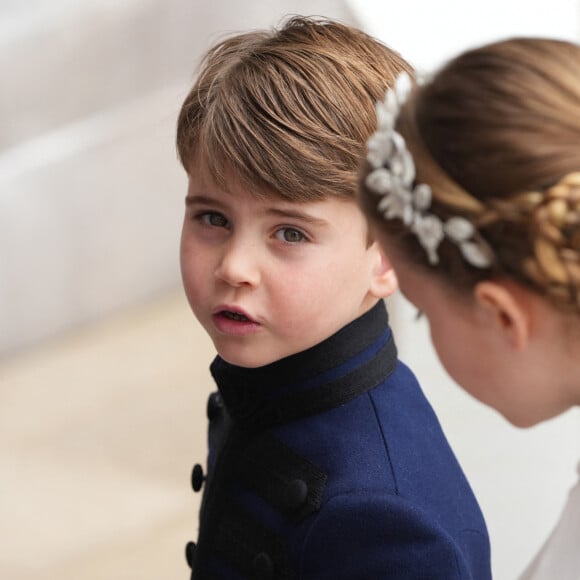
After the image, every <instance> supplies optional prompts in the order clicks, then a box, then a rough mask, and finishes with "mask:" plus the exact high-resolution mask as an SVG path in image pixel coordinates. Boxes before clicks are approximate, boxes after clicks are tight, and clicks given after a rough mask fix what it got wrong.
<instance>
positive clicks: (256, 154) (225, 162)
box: [177, 17, 410, 201]
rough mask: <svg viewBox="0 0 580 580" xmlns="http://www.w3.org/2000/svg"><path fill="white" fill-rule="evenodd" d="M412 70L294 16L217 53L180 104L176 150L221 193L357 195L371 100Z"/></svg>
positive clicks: (347, 32) (350, 34)
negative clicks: (231, 186)
mask: <svg viewBox="0 0 580 580" xmlns="http://www.w3.org/2000/svg"><path fill="white" fill-rule="evenodd" d="M402 70H407V71H409V70H410V66H409V65H408V64H407V63H406V62H405V61H404V60H403V59H402V58H401V56H400V55H399V54H397V53H396V52H394V51H393V50H391V49H390V48H388V47H387V46H385V45H384V44H382V43H380V42H379V41H378V40H376V39H374V38H372V37H370V36H368V35H366V34H364V33H363V32H361V31H360V30H357V29H356V28H352V27H349V26H346V25H343V24H340V23H338V22H333V21H329V20H320V19H312V18H304V17H294V18H291V19H290V20H289V21H287V22H286V23H285V25H283V26H282V27H281V28H280V29H279V30H273V31H267V32H266V31H260V32H250V33H246V34H241V35H238V36H235V37H233V38H230V39H227V40H224V41H223V42H221V43H219V44H217V45H216V46H215V47H213V48H212V49H211V50H210V51H209V52H208V53H207V55H206V56H205V59H204V60H203V62H202V66H201V71H200V73H199V76H198V78H197V81H196V82H195V84H194V86H193V88H192V89H191V91H190V93H189V95H188V96H187V98H186V99H185V102H184V103H183V106H182V109H181V112H180V115H179V120H178V126H177V149H178V152H179V156H180V159H181V162H182V164H183V166H184V167H185V169H186V171H188V172H189V171H191V170H192V168H193V167H194V165H193V164H194V162H196V161H197V162H201V163H202V164H203V166H204V168H205V169H207V170H208V171H209V173H210V175H211V176H212V178H213V179H214V181H215V182H216V183H217V184H219V185H221V186H224V187H226V186H227V181H228V176H231V175H234V176H235V178H236V179H239V180H240V182H241V183H243V184H244V185H245V186H247V187H248V189H249V190H250V191H253V192H255V193H256V195H264V194H272V193H274V194H276V195H279V196H281V197H283V198H285V199H288V200H291V201H311V200H320V199H324V198H325V197H326V196H329V195H333V196H337V197H341V198H354V197H355V195H356V188H357V177H358V170H359V159H360V157H361V155H362V154H363V151H364V144H365V141H366V139H367V138H368V136H369V135H370V133H371V132H372V130H373V125H374V118H375V113H374V103H375V102H376V101H377V99H379V98H381V97H382V96H383V94H384V92H385V90H386V88H387V87H388V86H390V85H391V84H392V83H393V81H394V79H395V78H396V76H397V74H398V73H399V72H400V71H402Z"/></svg>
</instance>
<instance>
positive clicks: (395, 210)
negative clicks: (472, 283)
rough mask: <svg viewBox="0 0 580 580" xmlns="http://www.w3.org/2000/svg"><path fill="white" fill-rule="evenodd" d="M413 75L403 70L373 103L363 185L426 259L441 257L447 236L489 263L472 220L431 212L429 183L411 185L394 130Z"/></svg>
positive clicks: (410, 170)
mask: <svg viewBox="0 0 580 580" xmlns="http://www.w3.org/2000/svg"><path fill="white" fill-rule="evenodd" d="M411 88H412V83H411V78H410V77H409V75H408V74H407V73H406V72H403V73H401V74H400V75H399V77H398V78H397V81H396V82H395V85H394V87H393V88H392V89H389V90H388V91H387V92H386V95H385V100H384V101H382V102H379V103H377V105H376V111H377V130H376V131H375V132H374V133H373V135H371V137H370V138H369V140H368V141H367V161H368V162H369V164H370V166H371V167H372V168H373V169H372V171H371V172H370V173H369V174H368V175H367V177H366V179H365V185H366V186H367V188H368V189H369V190H370V191H371V192H373V193H376V194H377V195H380V196H381V200H380V201H379V204H378V206H377V208H378V210H379V211H380V212H381V213H382V215H383V217H384V218H385V219H386V220H391V219H394V218H398V219H400V220H402V221H403V223H404V224H405V225H406V226H408V227H409V229H410V230H411V231H412V232H413V233H414V234H415V235H416V236H417V238H418V240H419V242H420V244H421V245H422V246H423V248H424V249H425V251H426V252H427V257H428V258H429V263H430V264H437V263H438V262H439V255H438V254H437V249H438V247H439V244H440V243H441V242H442V241H443V239H444V238H445V237H447V238H448V239H450V240H451V241H452V242H453V243H455V244H456V245H457V247H458V248H459V250H460V251H461V254H462V255H463V257H464V259H465V260H466V261H467V262H468V263H469V264H471V265H472V266H475V267H477V268H486V267H488V266H490V265H491V251H490V250H489V248H488V246H487V244H485V242H484V241H483V240H482V239H481V238H480V237H479V235H478V233H477V231H476V229H475V227H474V225H473V224H472V223H471V222H470V221H469V220H467V219H465V218H464V217H459V216H457V217H451V218H449V219H448V220H447V221H445V222H443V221H442V220H441V219H440V218H439V217H438V216H436V215H435V214H433V213H430V212H429V208H430V207H431V198H432V192H431V187H430V186H429V185H428V184H426V183H419V184H415V185H414V182H415V174H416V173H415V163H414V162H413V157H412V156H411V153H410V152H409V150H408V149H407V145H406V143H405V139H404V138H403V136H402V135H401V134H400V133H398V132H397V131H396V130H395V124H396V121H397V117H398V115H399V111H400V110H401V107H402V106H403V104H404V103H405V102H406V100H407V98H408V97H409V94H410V92H411Z"/></svg>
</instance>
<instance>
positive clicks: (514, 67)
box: [360, 38, 580, 312]
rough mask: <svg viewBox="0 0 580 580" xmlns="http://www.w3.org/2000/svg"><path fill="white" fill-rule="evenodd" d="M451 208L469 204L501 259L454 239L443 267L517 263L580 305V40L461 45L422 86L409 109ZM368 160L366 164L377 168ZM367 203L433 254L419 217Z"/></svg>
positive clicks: (411, 252) (531, 278)
mask: <svg viewBox="0 0 580 580" xmlns="http://www.w3.org/2000/svg"><path fill="white" fill-rule="evenodd" d="M397 131H398V132H400V133H401V134H402V135H403V137H404V138H405V141H406V144H407V148H408V149H409V151H410V152H411V154H412V156H413V159H414V162H415V165H416V170H417V175H416V181H417V182H418V183H427V184H429V185H430V186H431V188H432V190H433V203H432V207H431V210H430V211H432V212H433V213H434V214H436V215H437V216H439V217H440V218H441V219H446V218H449V217H452V216H463V217H466V218H467V219H469V220H470V221H471V222H472V223H473V224H474V225H475V226H476V228H477V230H478V233H479V234H480V235H481V236H482V238H483V239H484V240H485V241H486V242H487V244H488V245H489V246H490V247H491V249H492V252H493V263H492V265H491V267H490V268H486V269H480V268H475V267H473V266H471V265H469V264H468V263H467V262H466V261H465V260H464V259H462V257H461V254H460V253H459V251H458V248H457V246H456V245H454V244H453V243H451V242H450V241H448V240H445V241H443V242H442V243H441V246H440V248H439V263H438V265H437V266H431V267H432V268H436V270H437V271H438V272H439V273H440V275H442V276H445V277H447V278H448V279H449V280H451V281H452V282H453V283H454V284H455V285H463V286H466V287H471V286H473V284H475V283H476V282H477V281H478V280H481V279H483V278H490V277H493V276H502V275H507V276H509V277H512V278H513V279H515V280H517V281H518V282H519V283H521V284H524V285H526V286H528V287H531V288H533V289H534V290H535V291H537V292H539V293H541V294H542V295H544V296H546V297H547V298H548V299H549V300H550V301H552V302H553V304H554V305H556V306H557V307H559V308H562V309H564V310H572V311H576V312H579V311H580V47H579V46H578V45H576V44H573V43H570V42H564V41H559V40H550V39H539V38H515V39H510V40H505V41H501V42H496V43H493V44H489V45H486V46H483V47H481V48H478V49H474V50H471V51H468V52H465V53H464V54H462V55H460V56H459V57H457V58H456V59H454V60H452V61H451V62H449V63H448V64H447V65H446V66H445V67H443V68H442V69H441V70H440V71H439V72H438V73H437V74H436V75H435V76H434V77H433V78H432V80H431V81H429V82H427V83H426V84H424V85H422V86H419V87H415V89H414V91H413V93H412V95H411V98H410V100H409V101H408V102H407V104H406V105H405V106H404V108H403V110H402V111H401V113H400V116H399V118H398V121H397ZM368 170H369V168H368V167H367V168H366V169H365V170H363V177H364V174H366V173H367V172H368ZM360 195H361V203H362V205H363V208H364V209H365V210H366V212H367V214H369V215H370V216H371V217H372V218H373V220H374V221H375V222H376V223H377V224H378V226H379V227H380V228H381V229H382V231H384V232H385V233H386V234H387V235H392V236H393V240H396V243H397V244H400V245H401V247H402V249H403V250H404V252H405V254H406V255H407V257H408V258H409V259H412V260H414V261H416V262H417V263H421V264H423V265H425V266H427V260H426V255H425V252H424V250H423V248H421V246H420V245H419V244H418V242H417V239H416V238H415V236H414V235H413V234H412V233H411V232H410V230H409V228H407V227H405V226H403V225H402V223H401V222H400V221H399V220H384V218H383V217H382V216H381V215H380V214H379V212H378V211H377V196H376V195H374V194H373V193H372V192H370V191H368V189H366V187H365V185H364V179H362V180H361V191H360Z"/></svg>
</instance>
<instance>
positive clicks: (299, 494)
mask: <svg viewBox="0 0 580 580" xmlns="http://www.w3.org/2000/svg"><path fill="white" fill-rule="evenodd" d="M307 499H308V485H307V483H306V482H305V481H304V480H302V479H294V480H293V481H291V482H290V483H289V484H288V485H287V486H286V490H285V491H284V504H285V505H286V508H287V509H289V510H297V509H299V508H301V507H302V506H303V505H304V504H305V503H306V500H307Z"/></svg>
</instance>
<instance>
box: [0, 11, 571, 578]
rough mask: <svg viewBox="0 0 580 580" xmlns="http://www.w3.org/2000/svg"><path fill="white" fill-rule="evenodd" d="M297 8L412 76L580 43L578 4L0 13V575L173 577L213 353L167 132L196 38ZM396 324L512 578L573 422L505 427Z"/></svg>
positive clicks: (561, 475)
mask: <svg viewBox="0 0 580 580" xmlns="http://www.w3.org/2000/svg"><path fill="white" fill-rule="evenodd" d="M291 13H292V14H294V13H300V14H308V15H314V14H317V15H325V16H329V17H334V18H338V19H340V20H342V21H344V22H347V23H351V24H355V25H358V26H360V27H362V28H364V29H365V30H367V31H368V32H370V33H371V34H374V35H375V36H377V37H379V38H381V39H382V40H383V41H385V42H386V43H387V44H390V45H391V46H393V47H394V48H395V49H397V50H398V51H400V52H401V53H402V54H403V55H404V56H405V57H406V58H407V59H408V60H410V61H411V62H412V63H413V64H414V65H416V66H417V67H419V68H423V69H426V70H431V69H433V68H434V67H436V66H437V65H438V64H440V63H441V62H442V60H444V59H445V58H447V57H448V56H450V55H452V54H453V53H455V52H457V51H459V50H462V49H465V48H468V47H470V46H472V45H474V44H479V43H481V42H484V41H488V40H495V39H497V38H501V37H505V36H511V35H522V34H529V35H542V36H557V37H560V38H568V39H575V40H580V0H552V1H551V2H549V3H541V4H534V5H533V6H532V4H531V3H530V2H528V1H527V0H493V1H492V0H486V1H483V0H478V1H474V2H469V3H466V2H463V1H461V0H438V1H437V2H433V0H406V1H405V2H395V1H394V0H393V1H391V0H389V1H385V2H382V3H376V2H374V1H373V0H349V1H347V0H343V1H338V0H335V1H331V0H327V1H324V0H310V1H306V0H305V1H289V0H288V1H284V0H270V1H268V2H265V1H264V2H258V1H247V2H244V3H242V2H237V1H235V0H214V1H213V2H211V3H209V2H205V1H201V0H115V1H113V0H83V1H82V2H78V1H75V0H52V1H51V2H48V1H46V0H18V1H16V0H0V79H1V81H0V82H1V86H2V90H0V127H1V128H2V130H1V131H0V537H1V538H2V550H0V577H1V578H3V579H4V578H5V579H10V580H32V579H33V578H34V580H57V579H58V580H72V579H73V578H74V579H78V578H82V579H83V580H93V579H94V580H96V579H99V580H101V579H105V578H107V579H109V578H115V579H120V580H130V579H133V578H135V579H137V578H139V579H140V580H153V579H157V580H158V579H159V578H187V577H188V568H187V566H186V563H185V559H184V556H183V549H184V545H185V543H186V542H187V541H188V540H189V539H194V538H195V536H196V535H197V507H198V502H199V497H198V496H197V495H196V494H193V492H192V491H191V488H190V486H189V474H190V469H191V466H192V465H193V463H195V462H197V461H201V462H203V460H204V457H205V428H206V425H205V401H206V397H207V395H208V393H209V392H210V391H211V390H212V388H213V387H212V381H211V378H210V375H209V372H208V370H207V367H208V364H209V362H210V361H211V359H212V358H213V349H212V346H211V344H210V343H209V341H208V340H207V338H206V337H205V336H204V334H203V332H202V331H201V330H200V328H199V326H198V325H197V323H196V322H195V320H194V318H193V316H192V315H191V314H190V312H189V310H188V307H187V305H186V303H185V300H184V297H183V295H182V292H181V289H180V279H179V270H178V257H177V256H178V239H179V231H180V221H181V213H182V205H183V197H184V194H185V187H186V179H185V174H184V173H183V171H182V169H181V167H180V166H179V164H178V162H177V157H176V153H175V147H174V142H173V141H174V128H175V122H176V117H177V113H178V110H179V108H180V105H181V103H182V101H183V98H184V97H185V95H186V93H187V91H188V89H189V87H190V85H191V82H192V79H193V77H194V73H195V69H196V66H197V64H198V62H199V58H200V56H201V54H202V53H203V52H204V51H205V50H206V49H207V48H208V47H209V46H210V45H211V44H213V43H214V42H215V41H217V40H219V39H220V38H222V37H223V36H225V35H228V34H231V33H234V32H239V31H242V30H247V29H253V28H260V27H265V26H272V25H275V24H277V23H279V22H280V21H281V19H282V18H283V17H284V16H285V15H287V14H291ZM390 311H391V317H392V319H393V325H394V328H395V332H396V334H397V336H398V344H399V349H400V352H401V358H402V359H403V360H404V361H405V362H407V363H408V364H410V365H411V366H412V367H413V368H414V369H415V370H416V371H417V374H418V375H419V377H420V379H421V381H422V383H423V385H424V387H425V390H426V391H427V394H428V396H429V398H430V399H431V401H432V403H433V405H434V407H435V409H436V411H437V412H438V414H439V416H440V419H441V422H442V424H443V426H444V429H445V431H446V432H447V434H448V436H449V439H450V440H451V443H452V445H453V446H454V448H455V450H456V452H457V455H458V457H459V459H460V461H461V463H462V465H463V466H464V469H465V471H466V472H467V475H468V477H469V478H470V480H471V482H472V485H473V487H474V489H475V492H476V494H477V495H478V497H479V499H480V502H481V505H482V508H483V511H484V513H485V515H486V518H487V521H488V525H489V529H490V534H491V538H492V550H493V557H494V561H493V566H494V572H495V578H496V579H497V580H511V579H513V578H515V577H516V576H517V573H518V572H520V571H521V570H522V568H523V567H524V566H525V564H526V563H527V561H528V560H529V559H530V558H531V556H532V554H533V553H534V552H535V551H536V550H537V549H538V548H539V547H540V545H541V543H542V540H543V538H544V537H545V536H546V535H547V533H548V531H549V529H550V528H551V526H552V525H553V524H554V522H555V521H556V519H557V517H558V515H559V512H560V509H561V508H562V505H563V503H564V501H565V499H566V493H567V490H568V489H569V487H570V486H571V485H572V484H573V483H574V481H575V478H576V471H575V465H576V462H577V459H578V457H579V456H580V449H579V447H580V421H579V416H578V411H576V410H574V411H571V412H569V413H567V414H565V415H563V416H561V417H559V418H557V419H554V420H552V421H550V422H548V423H545V424H543V425H540V426H538V427H535V428H533V429H529V430H526V431H520V430H517V429H515V428H513V427H511V426H510V425H508V424H507V423H506V422H505V421H504V420H503V419H502V418H501V417H499V416H498V415H497V414H496V413H495V412H493V411H491V410H489V409H487V408H485V407H483V406H482V405H481V404H479V403H478V402H477V401H474V400H473V399H471V398H470V397H469V396H468V395H466V394H464V393H463V392H462V391H461V390H460V389H458V388H457V387H456V386H455V385H454V384H453V383H452V381H451V380H450V379H449V378H448V377H447V376H446V375H445V373H444V371H443V370H442V369H441V367H440V365H439V363H438V362H437V361H436V359H435V355H434V354H433V351H432V349H431V347H430V345H429V340H428V333H427V328H426V325H425V322H424V321H419V322H415V320H414V312H413V310H412V309H411V308H410V307H409V305H408V304H406V303H405V301H404V300H403V299H401V298H395V299H393V300H392V301H391V303H390Z"/></svg>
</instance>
